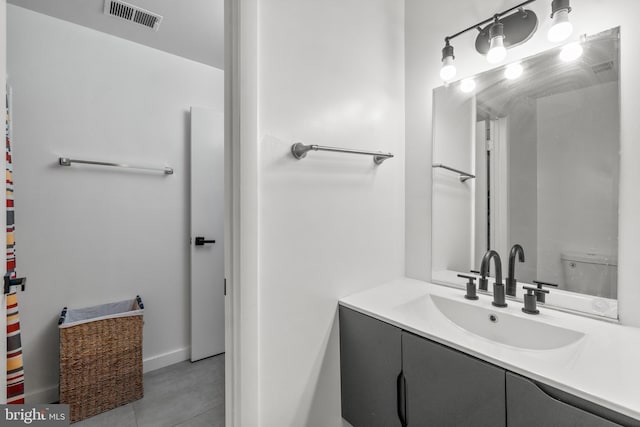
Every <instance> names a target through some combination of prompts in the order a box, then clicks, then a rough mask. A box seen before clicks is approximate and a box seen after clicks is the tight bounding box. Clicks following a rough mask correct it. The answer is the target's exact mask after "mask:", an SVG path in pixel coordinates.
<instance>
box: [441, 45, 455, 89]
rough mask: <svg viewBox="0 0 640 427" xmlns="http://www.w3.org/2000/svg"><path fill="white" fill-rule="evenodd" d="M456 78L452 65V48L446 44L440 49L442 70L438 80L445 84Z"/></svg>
mask: <svg viewBox="0 0 640 427" xmlns="http://www.w3.org/2000/svg"><path fill="white" fill-rule="evenodd" d="M455 76H456V66H455V65H454V64H453V46H449V44H447V45H446V46H445V47H444V49H442V68H440V78H441V79H442V80H444V81H445V82H448V81H451V80H452V79H453V78H454V77H455Z"/></svg>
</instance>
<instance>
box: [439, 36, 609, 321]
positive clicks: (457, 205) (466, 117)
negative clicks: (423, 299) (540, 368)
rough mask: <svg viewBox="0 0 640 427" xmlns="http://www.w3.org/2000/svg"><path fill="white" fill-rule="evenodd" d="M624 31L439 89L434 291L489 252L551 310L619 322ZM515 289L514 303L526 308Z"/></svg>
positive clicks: (460, 282) (458, 281) (459, 282)
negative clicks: (544, 286) (532, 286)
mask: <svg viewBox="0 0 640 427" xmlns="http://www.w3.org/2000/svg"><path fill="white" fill-rule="evenodd" d="M619 40H620V37H619V28H615V29H611V30H608V31H605V32H602V33H599V34H596V35H593V36H589V37H583V38H582V40H581V43H573V44H570V45H566V46H559V47H557V48H554V49H551V50H548V51H545V52H543V53H541V54H538V55H536V56H533V57H530V58H527V59H524V60H522V61H520V62H518V63H515V64H509V65H506V66H504V67H500V68H496V69H493V70H491V71H488V72H485V73H482V74H480V75H477V76H475V77H474V78H472V79H465V80H461V81H459V82H455V83H451V84H449V85H447V86H443V87H439V88H436V89H435V90H434V121H433V123H434V125H433V126H434V128H433V216H432V219H433V224H432V226H433V250H432V254H433V259H432V266H433V272H432V273H433V280H434V281H435V282H440V283H444V284H456V285H463V284H464V279H460V278H458V277H457V274H458V273H467V274H468V273H469V271H470V270H478V269H479V268H480V263H481V259H482V257H483V255H484V253H485V252H486V251H487V250H488V249H494V250H496V251H498V253H499V254H500V256H501V258H502V271H503V277H505V276H508V275H509V269H508V265H509V253H510V250H511V248H512V246H513V245H515V244H519V245H521V246H522V247H523V248H524V253H525V261H524V262H518V261H516V262H515V274H514V276H515V278H516V279H517V280H518V282H519V283H532V282H533V281H534V280H539V281H544V282H550V283H554V284H557V285H558V288H557V289H552V290H551V294H550V296H549V297H548V305H556V306H560V307H565V308H570V309H574V310H579V311H585V312H588V313H591V314H595V315H600V316H607V317H617V303H616V298H617V252H618V181H619V150H620V107H619V105H620V85H619V81H620V80H619V69H620V67H619V64H620V62H619ZM521 296H522V293H521V290H518V293H517V297H519V298H520V297H521Z"/></svg>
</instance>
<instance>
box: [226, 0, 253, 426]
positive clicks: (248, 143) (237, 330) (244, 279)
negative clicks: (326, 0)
mask: <svg viewBox="0 0 640 427" xmlns="http://www.w3.org/2000/svg"><path fill="white" fill-rule="evenodd" d="M224 13H225V110H224V111H225V119H224V120H225V236H224V237H225V277H226V280H227V298H226V299H225V324H226V326H225V347H226V357H225V396H226V397H225V414H226V421H225V425H226V426H227V427H234V426H256V427H257V426H259V425H260V422H259V375H258V374H259V357H258V355H259V340H258V337H259V336H258V333H259V327H258V319H259V317H258V314H259V310H260V307H259V299H258V295H259V294H258V247H259V233H258V232H259V228H258V224H259V221H258V218H259V207H260V206H259V183H258V177H259V174H258V169H259V168H258V166H259V165H258V160H259V157H258V154H259V146H258V143H257V141H258V0H225V12H224Z"/></svg>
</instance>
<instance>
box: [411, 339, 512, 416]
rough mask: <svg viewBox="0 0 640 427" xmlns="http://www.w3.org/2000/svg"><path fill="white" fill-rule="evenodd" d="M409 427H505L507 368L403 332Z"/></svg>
mask: <svg viewBox="0 0 640 427" xmlns="http://www.w3.org/2000/svg"><path fill="white" fill-rule="evenodd" d="M402 364H403V365H402V370H403V374H404V377H405V381H406V396H407V397H406V402H407V403H406V420H407V423H408V426H473V427H482V426H487V427H501V426H504V425H505V422H506V419H505V389H504V378H505V371H504V369H501V368H498V367H496V366H494V365H491V364H489V363H486V362H483V361H481V360H478V359H475V358H473V357H470V356H467V355H465V354H463V353H460V352H458V351H456V350H452V349H450V348H448V347H445V346H443V345H440V344H437V343H435V342H432V341H429V340H426V339H424V338H422V337H419V336H416V335H413V334H411V333H408V332H403V333H402Z"/></svg>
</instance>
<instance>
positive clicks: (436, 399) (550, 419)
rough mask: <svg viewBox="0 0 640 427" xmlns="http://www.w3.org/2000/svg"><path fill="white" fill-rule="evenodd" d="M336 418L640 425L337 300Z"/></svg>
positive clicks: (393, 424) (382, 423)
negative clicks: (339, 394) (339, 411)
mask: <svg viewBox="0 0 640 427" xmlns="http://www.w3.org/2000/svg"><path fill="white" fill-rule="evenodd" d="M339 316H340V374H341V387H342V417H343V418H344V419H345V420H347V421H348V422H349V423H351V425H353V426H354V427H402V426H408V427H423V426H462V427H464V426H470V427H482V426H488V427H503V426H508V427H614V426H625V427H640V421H639V420H635V419H631V418H629V417H626V416H624V415H621V414H619V413H616V412H614V411H611V410H610V409H607V408H603V407H601V406H599V405H596V404H594V403H591V402H588V401H586V400H584V399H580V398H578V397H576V396H573V395H571V394H568V393H566V392H563V391H561V390H557V389H555V388H553V387H550V386H548V385H545V384H541V383H538V382H535V381H533V380H530V379H528V378H525V377H521V376H519V375H516V374H513V373H511V372H508V371H506V370H504V369H502V368H499V367H497V366H495V365H492V364H490V363H487V362H484V361H482V360H479V359H476V358H474V357H472V356H468V355H466V354H464V353H462V352H459V351H457V350H454V349H452V348H449V347H446V346H444V345H441V344H438V343H435V342H433V341H430V340H428V339H425V338H422V337H419V336H417V335H414V334H412V333H410V332H407V331H404V330H402V329H400V328H397V327H395V326H392V325H390V324H388V323H385V322H382V321H379V320H377V319H374V318H373V317H370V316H366V315H364V314H361V313H358V312H357V311H354V310H351V309H348V308H345V307H342V306H341V307H340V309H339Z"/></svg>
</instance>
